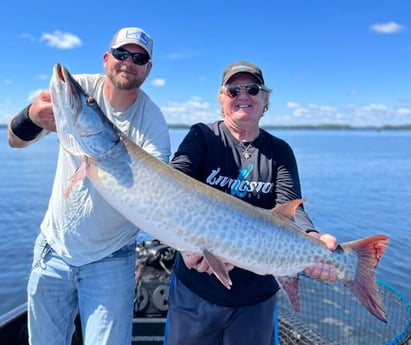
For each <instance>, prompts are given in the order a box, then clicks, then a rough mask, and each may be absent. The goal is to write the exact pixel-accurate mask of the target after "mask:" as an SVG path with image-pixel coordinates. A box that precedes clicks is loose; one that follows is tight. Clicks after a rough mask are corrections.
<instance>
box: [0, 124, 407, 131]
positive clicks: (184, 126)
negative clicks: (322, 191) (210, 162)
mask: <svg viewBox="0 0 411 345" xmlns="http://www.w3.org/2000/svg"><path fill="white" fill-rule="evenodd" d="M168 127H169V128H170V129H188V128H190V127H191V125H187V124H169V125H168ZM0 128H7V124H0ZM262 128H264V129H267V130H272V129H312V130H324V129H327V130H330V129H331V130H373V131H382V130H411V124H408V125H401V126H391V125H386V126H380V127H377V126H363V127H354V126H350V125H337V124H324V125H313V126H310V125H294V126H280V125H262Z"/></svg>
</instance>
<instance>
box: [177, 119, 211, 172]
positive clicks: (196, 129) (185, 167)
mask: <svg viewBox="0 0 411 345" xmlns="http://www.w3.org/2000/svg"><path fill="white" fill-rule="evenodd" d="M206 153H207V145H205V137H204V134H203V133H202V131H201V128H200V124H196V125H193V126H192V127H191V128H190V130H189V132H188V133H187V135H186V136H185V137H184V139H183V140H182V142H181V143H180V145H179V147H178V149H177V151H176V153H175V154H174V157H173V159H172V160H171V162H170V165H171V166H172V167H173V168H175V169H177V170H180V171H182V172H183V173H185V174H187V175H189V176H191V177H194V178H197V177H198V176H199V175H200V172H201V169H202V157H205V155H206Z"/></svg>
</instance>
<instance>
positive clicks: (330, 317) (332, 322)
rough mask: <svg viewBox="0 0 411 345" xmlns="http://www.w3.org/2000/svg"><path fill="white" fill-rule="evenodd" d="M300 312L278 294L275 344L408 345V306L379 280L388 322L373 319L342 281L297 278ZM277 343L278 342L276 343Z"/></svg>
mask: <svg viewBox="0 0 411 345" xmlns="http://www.w3.org/2000/svg"><path fill="white" fill-rule="evenodd" d="M299 280H300V281H299V295H300V303H301V308H302V311H301V312H296V311H294V309H293V307H292V306H291V304H290V303H289V302H288V300H287V298H286V296H285V294H284V293H283V292H282V291H281V292H279V294H278V310H277V311H276V312H277V314H278V325H277V327H278V334H279V337H278V338H279V339H277V344H281V345H285V344H287V345H288V344H290V345H291V344H292V345H295V344H301V345H304V344H316V345H320V344H324V345H334V344H338V345H357V344H358V345H367V344H370V345H380V344H381V345H382V344H389V345H394V344H411V341H410V339H411V307H410V305H409V303H408V302H407V301H406V300H405V298H404V297H403V296H402V295H401V294H400V293H399V292H398V291H396V290H395V289H394V288H392V287H391V286H389V285H388V284H387V283H385V282H383V281H380V280H378V281H377V283H378V287H379V290H380V293H381V296H382V299H383V301H384V306H385V310H386V313H387V315H388V322H387V323H384V322H381V321H379V320H378V319H377V318H375V317H374V316H372V315H371V314H370V313H369V312H368V310H367V309H365V307H364V306H363V305H362V304H361V303H360V302H359V301H358V299H357V298H356V297H355V296H354V295H353V294H352V293H351V291H350V290H349V289H348V288H346V287H345V286H344V285H343V284H342V283H341V282H335V283H327V282H322V281H320V280H314V279H311V278H309V277H306V276H304V275H301V276H300V279H299ZM278 341H279V342H278Z"/></svg>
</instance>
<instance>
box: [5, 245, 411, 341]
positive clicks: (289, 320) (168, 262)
mask: <svg viewBox="0 0 411 345" xmlns="http://www.w3.org/2000/svg"><path fill="white" fill-rule="evenodd" d="M136 250H137V260H136V270H135V272H136V288H135V298H134V317H133V333H132V345H162V344H163V341H164V329H165V322H166V316H167V307H168V305H167V300H168V285H169V281H170V277H171V274H172V266H173V263H174V258H175V250H174V249H173V248H171V247H169V246H167V245H165V244H163V243H161V242H159V241H157V240H150V241H144V242H141V243H139V244H138V246H137V249H136ZM299 280H300V281H299V291H300V292H299V294H300V299H301V306H302V311H301V312H296V311H294V309H293V308H292V307H291V305H290V304H289V302H288V301H287V299H286V297H285V295H284V293H282V292H279V294H278V304H277V308H276V309H275V310H274V311H273V312H274V313H275V324H274V328H275V334H276V335H275V343H274V344H273V345H279V344H281V345H294V344H299V345H322V344H323V345H367V344H370V345H379V344H381V345H383V344H389V345H411V340H410V339H411V306H410V304H409V303H408V301H406V300H405V298H404V297H403V296H402V295H401V293H400V292H399V291H397V290H396V289H394V288H393V287H391V286H390V285H389V284H387V283H385V282H383V281H381V280H378V279H377V284H378V287H379V289H380V293H381V295H382V298H383V301H384V304H385V308H386V312H387V315H388V318H389V320H388V323H387V324H385V323H382V322H381V321H379V320H377V319H376V318H374V317H373V316H372V315H370V314H369V313H368V311H367V310H366V309H365V308H364V307H363V306H362V305H361V304H360V303H359V302H358V300H357V298H356V297H355V296H354V295H352V293H351V292H350V291H349V289H347V288H345V287H344V286H343V285H342V283H341V282H334V283H328V282H322V281H320V280H314V279H311V278H309V277H307V276H304V275H303V274H302V275H301V276H300V279H299ZM75 324H76V329H75V332H74V335H73V338H72V345H81V344H82V334H81V321H80V319H79V317H77V318H76V320H75ZM0 343H1V344H4V345H26V344H28V334H27V305H26V304H23V305H21V306H19V307H17V308H15V309H13V310H12V311H10V312H8V313H6V314H5V315H2V316H0Z"/></svg>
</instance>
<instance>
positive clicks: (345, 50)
mask: <svg viewBox="0 0 411 345" xmlns="http://www.w3.org/2000/svg"><path fill="white" fill-rule="evenodd" d="M410 13H411V1H410V0H331V1H330V0H265V1H264V0H262V1H256V2H253V1H250V0H236V1H233V0H224V1H223V0H218V1H217V0H207V1H201V2H197V1H193V0H190V1H188V0H181V1H178V0H175V1H168V0H146V1H139V0H132V1H126V0H121V1H119V2H116V1H109V2H101V1H98V2H97V1H78V0H70V1H66V2H56V1H55V0H53V1H49V0H47V1H44V0H36V1H31V0H30V1H28V0H23V1H22V0H19V1H16V2H14V1H7V2H6V4H4V5H3V6H2V11H1V12H0V46H1V50H0V52H1V58H0V124H4V123H7V121H8V120H9V119H10V117H11V116H13V115H14V114H15V113H16V112H18V111H19V110H21V109H22V108H23V107H24V106H25V105H27V104H28V103H30V102H31V101H32V100H33V98H34V97H35V96H36V95H37V94H38V92H39V90H41V89H47V88H48V85H49V82H50V78H51V74H52V69H53V65H54V64H55V63H61V64H63V65H64V66H65V67H66V68H67V69H68V70H69V71H70V72H71V73H72V74H79V73H102V74H103V73H104V69H103V54H104V52H105V51H107V49H108V48H109V47H108V46H109V43H110V41H111V38H112V36H113V35H114V33H115V32H116V31H117V30H119V29H120V28H122V27H127V26H137V27H141V28H143V29H144V30H146V31H147V33H148V34H149V35H150V36H151V37H152V38H153V40H154V51H153V69H152V71H151V73H150V75H149V76H148V78H147V80H146V82H145V83H144V85H143V87H142V88H143V90H144V91H145V92H146V93H147V94H148V95H149V96H150V97H151V98H152V100H153V101H154V102H155V103H156V104H157V105H158V106H159V107H160V108H161V110H162V111H163V113H164V115H165V118H166V120H167V122H168V123H169V124H185V125H191V124H194V123H196V122H212V121H215V120H218V119H220V118H221V113H220V106H219V104H218V102H217V92H218V89H219V86H220V84H221V77H222V73H223V70H224V68H225V67H226V66H227V65H229V64H231V63H234V62H237V61H239V60H247V61H249V62H252V63H254V64H256V65H258V66H259V67H260V68H261V69H262V71H263V74H264V79H265V83H266V86H268V87H269V88H271V89H272V90H273V91H272V94H271V97H270V108H269V110H268V111H267V112H266V113H265V114H264V117H263V118H262V120H261V124H262V125H285V126H289V125H321V124H343V125H351V126H377V127H379V126H383V125H393V126H395V125H404V124H411V15H410Z"/></svg>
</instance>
